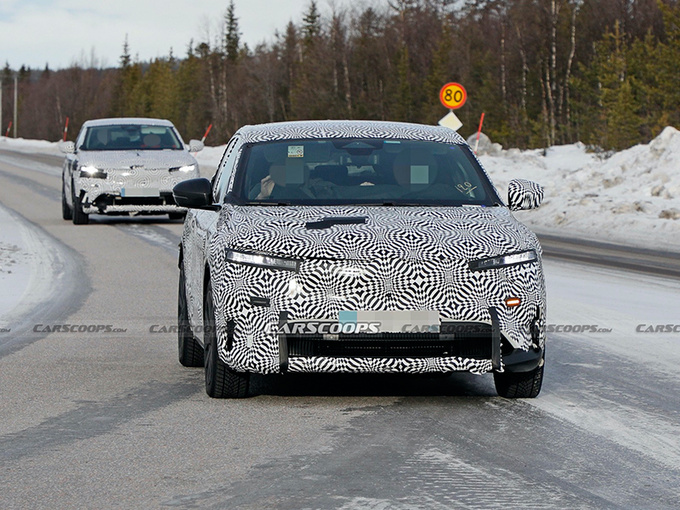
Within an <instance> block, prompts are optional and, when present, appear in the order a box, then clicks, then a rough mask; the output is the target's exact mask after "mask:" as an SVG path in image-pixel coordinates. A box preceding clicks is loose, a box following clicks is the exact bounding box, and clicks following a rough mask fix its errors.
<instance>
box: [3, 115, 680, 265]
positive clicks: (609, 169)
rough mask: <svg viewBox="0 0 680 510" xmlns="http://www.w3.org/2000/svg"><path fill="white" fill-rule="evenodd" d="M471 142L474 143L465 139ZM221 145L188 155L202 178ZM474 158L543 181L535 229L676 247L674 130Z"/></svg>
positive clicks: (491, 148) (487, 147) (507, 174)
mask: <svg viewBox="0 0 680 510" xmlns="http://www.w3.org/2000/svg"><path fill="white" fill-rule="evenodd" d="M471 145H472V146H474V140H472V141H471ZM2 148H6V149H9V150H16V151H21V152H41V153H49V154H60V153H59V148H58V143H57V142H46V141H40V140H23V139H17V140H14V139H11V138H5V137H0V149H2ZM224 148H225V146H224V145H222V146H218V147H206V148H205V149H204V150H203V151H201V152H199V153H197V154H196V159H197V160H198V163H199V165H200V167H201V175H202V176H204V177H208V178H210V177H211V176H212V175H213V173H214V172H215V169H216V168H217V165H218V164H219V162H220V159H221V158H222V153H223V152H224ZM479 154H480V156H479V159H480V160H481V161H482V163H483V165H484V166H485V168H486V169H487V171H488V173H489V175H490V176H491V178H492V179H493V181H494V183H495V184H496V186H497V187H498V190H499V191H500V192H501V193H502V194H503V196H504V197H505V195H506V190H507V185H508V182H509V181H510V180H512V179H516V178H523V179H530V180H533V181H536V182H538V183H539V184H541V185H543V187H544V188H545V200H544V202H543V205H542V206H541V207H540V208H539V209H536V210H534V211H520V212H517V213H516V215H517V217H518V218H519V219H520V220H521V221H523V222H525V223H527V224H528V225H529V226H530V227H531V228H533V229H534V230H536V231H537V232H539V233H546V234H548V233H549V234H555V235H562V236H565V237H582V238H588V239H594V240H604V241H609V242H614V243H617V244H623V245H631V246H640V247H650V248H657V249H665V250H669V251H673V252H680V131H678V130H677V129H675V128H673V127H667V128H666V129H664V131H663V132H662V133H661V134H660V135H659V136H658V137H657V138H655V139H654V140H652V142H650V143H649V144H641V145H636V146H635V147H631V148H630V149H627V150H624V151H621V152H618V153H615V154H613V155H612V156H611V157H605V156H604V155H602V154H595V153H592V152H588V150H587V148H586V146H585V145H583V144H582V143H575V144H571V145H562V146H554V147H550V148H548V149H533V150H526V151H521V150H519V149H508V150H503V149H502V148H501V147H500V145H498V144H492V143H491V142H490V141H489V140H488V138H486V137H484V136H483V137H482V140H481V145H480V147H479Z"/></svg>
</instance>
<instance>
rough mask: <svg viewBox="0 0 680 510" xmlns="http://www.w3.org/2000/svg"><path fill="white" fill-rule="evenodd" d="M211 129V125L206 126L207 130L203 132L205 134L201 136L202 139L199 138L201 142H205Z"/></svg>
mask: <svg viewBox="0 0 680 510" xmlns="http://www.w3.org/2000/svg"><path fill="white" fill-rule="evenodd" d="M211 129H212V123H211V124H210V125H209V126H208V129H206V130H205V134H204V135H203V138H201V142H205V139H206V138H207V137H208V133H210V130H211Z"/></svg>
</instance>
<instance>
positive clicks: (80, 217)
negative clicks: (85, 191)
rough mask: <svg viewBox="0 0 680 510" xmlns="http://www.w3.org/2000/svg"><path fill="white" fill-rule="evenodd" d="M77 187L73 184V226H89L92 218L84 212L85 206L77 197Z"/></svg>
mask: <svg viewBox="0 0 680 510" xmlns="http://www.w3.org/2000/svg"><path fill="white" fill-rule="evenodd" d="M74 190H75V187H74V186H73V184H71V197H72V199H73V218H72V219H73V224H74V225H87V224H88V223H89V222H90V216H89V215H88V214H85V213H84V212H83V204H81V203H80V200H79V199H78V198H77V197H76V195H75V191H74Z"/></svg>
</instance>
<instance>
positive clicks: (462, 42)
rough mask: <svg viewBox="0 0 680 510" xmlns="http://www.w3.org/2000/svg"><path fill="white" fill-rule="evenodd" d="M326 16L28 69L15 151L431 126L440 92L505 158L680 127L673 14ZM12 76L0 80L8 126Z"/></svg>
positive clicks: (402, 2) (539, 3)
mask: <svg viewBox="0 0 680 510" xmlns="http://www.w3.org/2000/svg"><path fill="white" fill-rule="evenodd" d="M343 5H344V6H343V8H337V7H336V10H334V11H333V12H331V13H330V14H329V15H328V16H322V15H320V11H319V9H318V6H317V3H316V2H314V1H311V2H310V3H309V5H308V7H307V8H306V10H305V12H304V13H302V14H301V16H300V19H299V21H298V22H297V23H293V22H291V23H289V24H288V26H286V27H285V28H283V31H282V32H280V33H277V34H273V35H272V40H271V41H269V42H267V43H263V44H261V45H258V46H257V47H256V48H249V47H247V46H246V45H244V44H243V42H242V34H241V32H240V29H239V24H238V13H237V12H236V11H235V9H234V3H233V0H232V2H231V3H230V4H229V5H228V7H227V9H226V12H225V13H224V14H223V15H222V16H221V17H220V20H221V33H220V34H219V35H218V36H217V37H216V38H214V40H210V41H201V42H199V43H194V42H193V41H192V42H190V43H189V44H188V49H187V52H186V55H184V56H183V57H181V58H180V57H176V56H173V55H172V54H170V55H169V56H168V57H165V58H158V59H155V60H153V61H151V62H140V61H138V60H136V59H134V58H132V56H131V52H132V49H131V48H129V47H128V44H127V41H125V43H124V44H123V50H122V55H121V58H120V64H119V67H117V68H108V69H102V68H98V67H97V66H96V63H90V65H87V64H85V63H81V64H78V65H73V66H72V67H70V68H68V69H63V70H58V71H53V70H50V69H49V67H48V66H46V67H45V69H44V70H32V69H27V68H26V67H22V68H21V69H19V70H18V71H16V72H17V73H18V76H19V109H18V133H17V134H18V136H21V137H25V138H39V139H48V140H56V139H59V138H60V137H61V133H62V130H63V126H64V121H65V119H66V117H67V116H68V117H69V118H70V129H69V138H71V139H73V138H74V137H75V134H76V133H77V131H78V129H79V128H80V125H81V124H82V123H83V122H84V121H85V120H87V119H91V118H97V117H105V116H149V117H163V118H167V119H170V120H172V121H173V122H174V123H175V124H176V125H177V127H178V128H179V130H180V132H181V133H182V135H183V136H184V138H185V139H187V140H188V139H189V138H200V137H201V136H202V135H203V133H204V132H205V129H206V128H207V127H208V125H209V124H213V129H212V131H211V133H210V136H209V138H208V139H207V143H209V144H213V145H218V144H223V143H226V141H227V139H228V138H229V136H230V135H231V134H232V133H233V132H234V131H235V130H236V129H238V128H239V127H240V126H241V125H244V124H253V123H261V122H270V121H283V120H297V119H329V118H342V119H387V120H399V121H412V122H421V123H426V124H434V123H436V122H437V121H438V120H439V119H440V118H441V117H443V116H444V115H445V114H446V113H447V111H446V109H445V108H444V107H443V106H442V105H441V104H440V102H439V97H438V93H439V89H440V88H441V86H442V85H444V84H445V83H446V82H449V81H457V82H460V83H462V84H463V85H464V86H465V87H466V89H467V91H468V101H467V103H466V104H465V106H463V107H462V108H461V109H459V110H457V111H456V114H457V115H458V116H459V117H460V119H461V120H462V121H463V123H464V126H463V128H462V129H461V130H460V132H461V134H463V135H469V134H470V133H472V132H474V131H475V130H476V129H477V126H478V123H479V118H480V115H481V113H482V112H484V113H485V124H484V131H485V132H486V133H487V134H489V136H490V137H491V138H492V140H494V141H495V142H500V143H502V144H503V145H504V146H505V147H520V148H526V147H543V146H547V145H552V144H562V143H571V142H575V141H579V140H580V141H582V142H584V143H586V144H592V145H594V146H598V147H601V148H604V149H622V148H625V147H628V146H631V145H634V144H636V143H640V142H646V141H649V140H650V139H651V138H652V137H654V136H655V135H656V134H658V133H659V132H660V130H661V129H662V128H663V127H664V126H667V125H675V126H676V127H677V126H680V5H679V2H678V0H664V1H659V0H508V1H496V0H468V1H461V0H457V1H454V0H384V1H378V0H376V1H375V2H374V4H373V5H372V6H367V4H362V5H363V6H362V7H352V6H348V5H346V4H343ZM14 72H15V71H13V70H12V69H9V67H8V66H6V67H5V69H4V71H2V74H3V83H4V87H3V89H4V90H3V91H4V94H3V120H2V122H3V126H2V130H3V133H2V134H4V130H5V129H6V127H7V123H8V121H9V120H10V118H11V114H12V99H13V97H12V87H13V85H12V80H13V75H14Z"/></svg>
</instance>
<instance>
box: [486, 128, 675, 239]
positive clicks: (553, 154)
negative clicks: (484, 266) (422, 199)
mask: <svg viewBox="0 0 680 510" xmlns="http://www.w3.org/2000/svg"><path fill="white" fill-rule="evenodd" d="M480 146H481V145H480ZM494 152H495V151H494ZM479 158H480V160H481V161H482V163H483V164H484V166H485V168H486V169H487V171H488V172H489V175H490V176H491V178H492V179H493V181H494V183H495V184H496V186H497V187H498V189H499V191H500V192H501V193H503V194H505V193H506V190H507V184H508V182H509V181H510V180H512V179H515V178H525V179H531V180H534V181H536V182H538V183H540V184H542V185H543V186H544V188H545V192H546V194H545V200H544V202H543V205H542V206H541V207H540V208H539V209H537V210H535V211H525V212H524V211H523V212H520V213H517V217H518V218H519V219H521V220H522V221H523V222H525V223H527V224H528V225H529V226H531V227H532V228H533V229H535V230H536V231H538V232H543V233H553V234H558V235H564V236H567V237H573V236H580V237H585V238H589V239H596V240H606V241H611V242H615V243H618V244H624V245H634V246H641V247H650V248H658V249H667V250H670V251H680V131H678V130H677V129H675V128H673V127H667V128H666V129H664V131H663V132H662V133H661V134H660V135H659V136H658V137H657V138H655V139H654V140H653V141H652V142H651V143H649V144H644V145H636V146H635V147H631V148H630V149H627V150H624V151H621V152H618V153H615V154H614V155H612V156H611V157H609V158H606V157H604V156H603V155H598V154H594V153H590V152H588V151H587V150H586V147H585V146H584V145H583V144H581V143H576V144H572V145H564V146H556V147H550V148H549V149H545V150H543V149H538V150H528V151H519V150H518V149H510V150H501V151H500V152H496V153H495V154H494V153H492V154H483V153H482V151H480V156H479Z"/></svg>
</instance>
